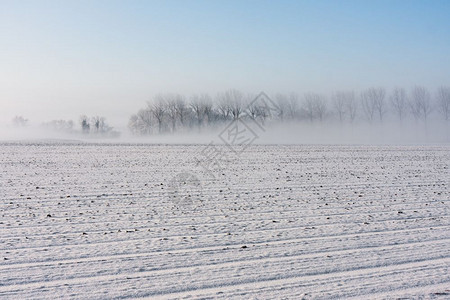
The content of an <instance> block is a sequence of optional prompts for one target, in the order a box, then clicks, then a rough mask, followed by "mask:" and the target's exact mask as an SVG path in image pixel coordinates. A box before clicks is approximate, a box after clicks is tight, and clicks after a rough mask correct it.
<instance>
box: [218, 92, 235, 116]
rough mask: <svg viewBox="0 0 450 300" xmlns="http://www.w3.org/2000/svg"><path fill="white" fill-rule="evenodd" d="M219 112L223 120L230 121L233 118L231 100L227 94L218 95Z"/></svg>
mask: <svg viewBox="0 0 450 300" xmlns="http://www.w3.org/2000/svg"><path fill="white" fill-rule="evenodd" d="M217 111H218V113H219V116H220V118H221V119H222V120H228V119H229V118H230V116H231V111H232V104H231V99H230V98H228V97H227V95H226V94H225V93H220V94H218V95H217Z"/></svg>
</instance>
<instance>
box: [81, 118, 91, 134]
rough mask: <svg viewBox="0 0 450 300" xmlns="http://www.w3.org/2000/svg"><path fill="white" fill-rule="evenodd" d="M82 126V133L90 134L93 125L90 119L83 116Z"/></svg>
mask: <svg viewBox="0 0 450 300" xmlns="http://www.w3.org/2000/svg"><path fill="white" fill-rule="evenodd" d="M80 124H81V132H83V133H85V134H86V133H89V131H90V130H91V125H90V124H89V118H88V117H87V116H85V115H82V116H81V117H80Z"/></svg>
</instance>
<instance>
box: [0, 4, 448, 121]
mask: <svg viewBox="0 0 450 300" xmlns="http://www.w3.org/2000/svg"><path fill="white" fill-rule="evenodd" d="M449 16H450V1H406V0H404V1H395V0H393V1H244V0H241V1H109V0H108V1H92V0H90V1H7V0H0V38H1V44H0V66H1V68H0V118H2V119H1V120H2V121H9V120H10V119H11V118H12V117H13V116H14V115H18V114H20V115H25V116H26V117H27V118H29V119H31V120H36V121H44V120H51V119H57V118H66V119H68V118H71V119H75V120H76V119H77V118H78V115H80V114H82V113H86V114H95V115H104V116H106V117H107V118H109V119H111V120H113V123H114V122H115V123H116V124H118V125H123V124H126V122H127V120H128V117H129V115H130V114H131V113H133V112H135V111H136V110H137V109H139V108H140V107H142V106H144V105H145V101H147V100H149V99H150V98H151V97H152V96H153V95H155V94H157V93H164V92H178V93H183V94H186V95H188V94H191V93H199V92H209V93H211V94H213V95H214V94H215V93H217V92H218V91H222V90H226V89H229V88H236V89H240V90H242V91H245V92H255V93H256V92H259V91H260V90H264V91H267V92H268V93H271V92H277V91H279V92H291V91H295V92H298V93H304V92H310V91H315V92H322V93H325V94H328V93H330V92H332V91H334V90H339V89H354V90H356V91H359V90H361V89H364V88H367V87H370V86H384V87H386V88H388V89H389V88H392V87H394V86H404V87H406V88H409V87H411V86H413V85H415V84H420V85H424V86H427V87H429V88H430V89H435V88H436V87H437V86H440V85H449V84H450V59H449V54H450V17H449ZM119 123H120V124H119Z"/></svg>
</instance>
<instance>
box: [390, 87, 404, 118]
mask: <svg viewBox="0 0 450 300" xmlns="http://www.w3.org/2000/svg"><path fill="white" fill-rule="evenodd" d="M390 100H391V106H392V108H393V110H394V112H395V114H396V115H397V117H398V119H399V120H400V122H401V121H402V120H403V118H404V117H405V115H406V113H407V112H408V98H407V95H406V91H405V89H403V88H399V87H397V88H395V89H394V90H393V91H392V95H391V97H390Z"/></svg>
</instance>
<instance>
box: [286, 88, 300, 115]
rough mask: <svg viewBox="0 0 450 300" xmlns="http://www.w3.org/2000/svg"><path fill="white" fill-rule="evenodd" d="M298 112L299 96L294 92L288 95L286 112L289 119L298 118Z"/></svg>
mask: <svg viewBox="0 0 450 300" xmlns="http://www.w3.org/2000/svg"><path fill="white" fill-rule="evenodd" d="M298 113H299V96H298V95H297V94H296V93H291V94H290V95H289V102H288V105H287V114H288V116H289V118H290V119H291V120H295V119H297V118H298Z"/></svg>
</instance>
